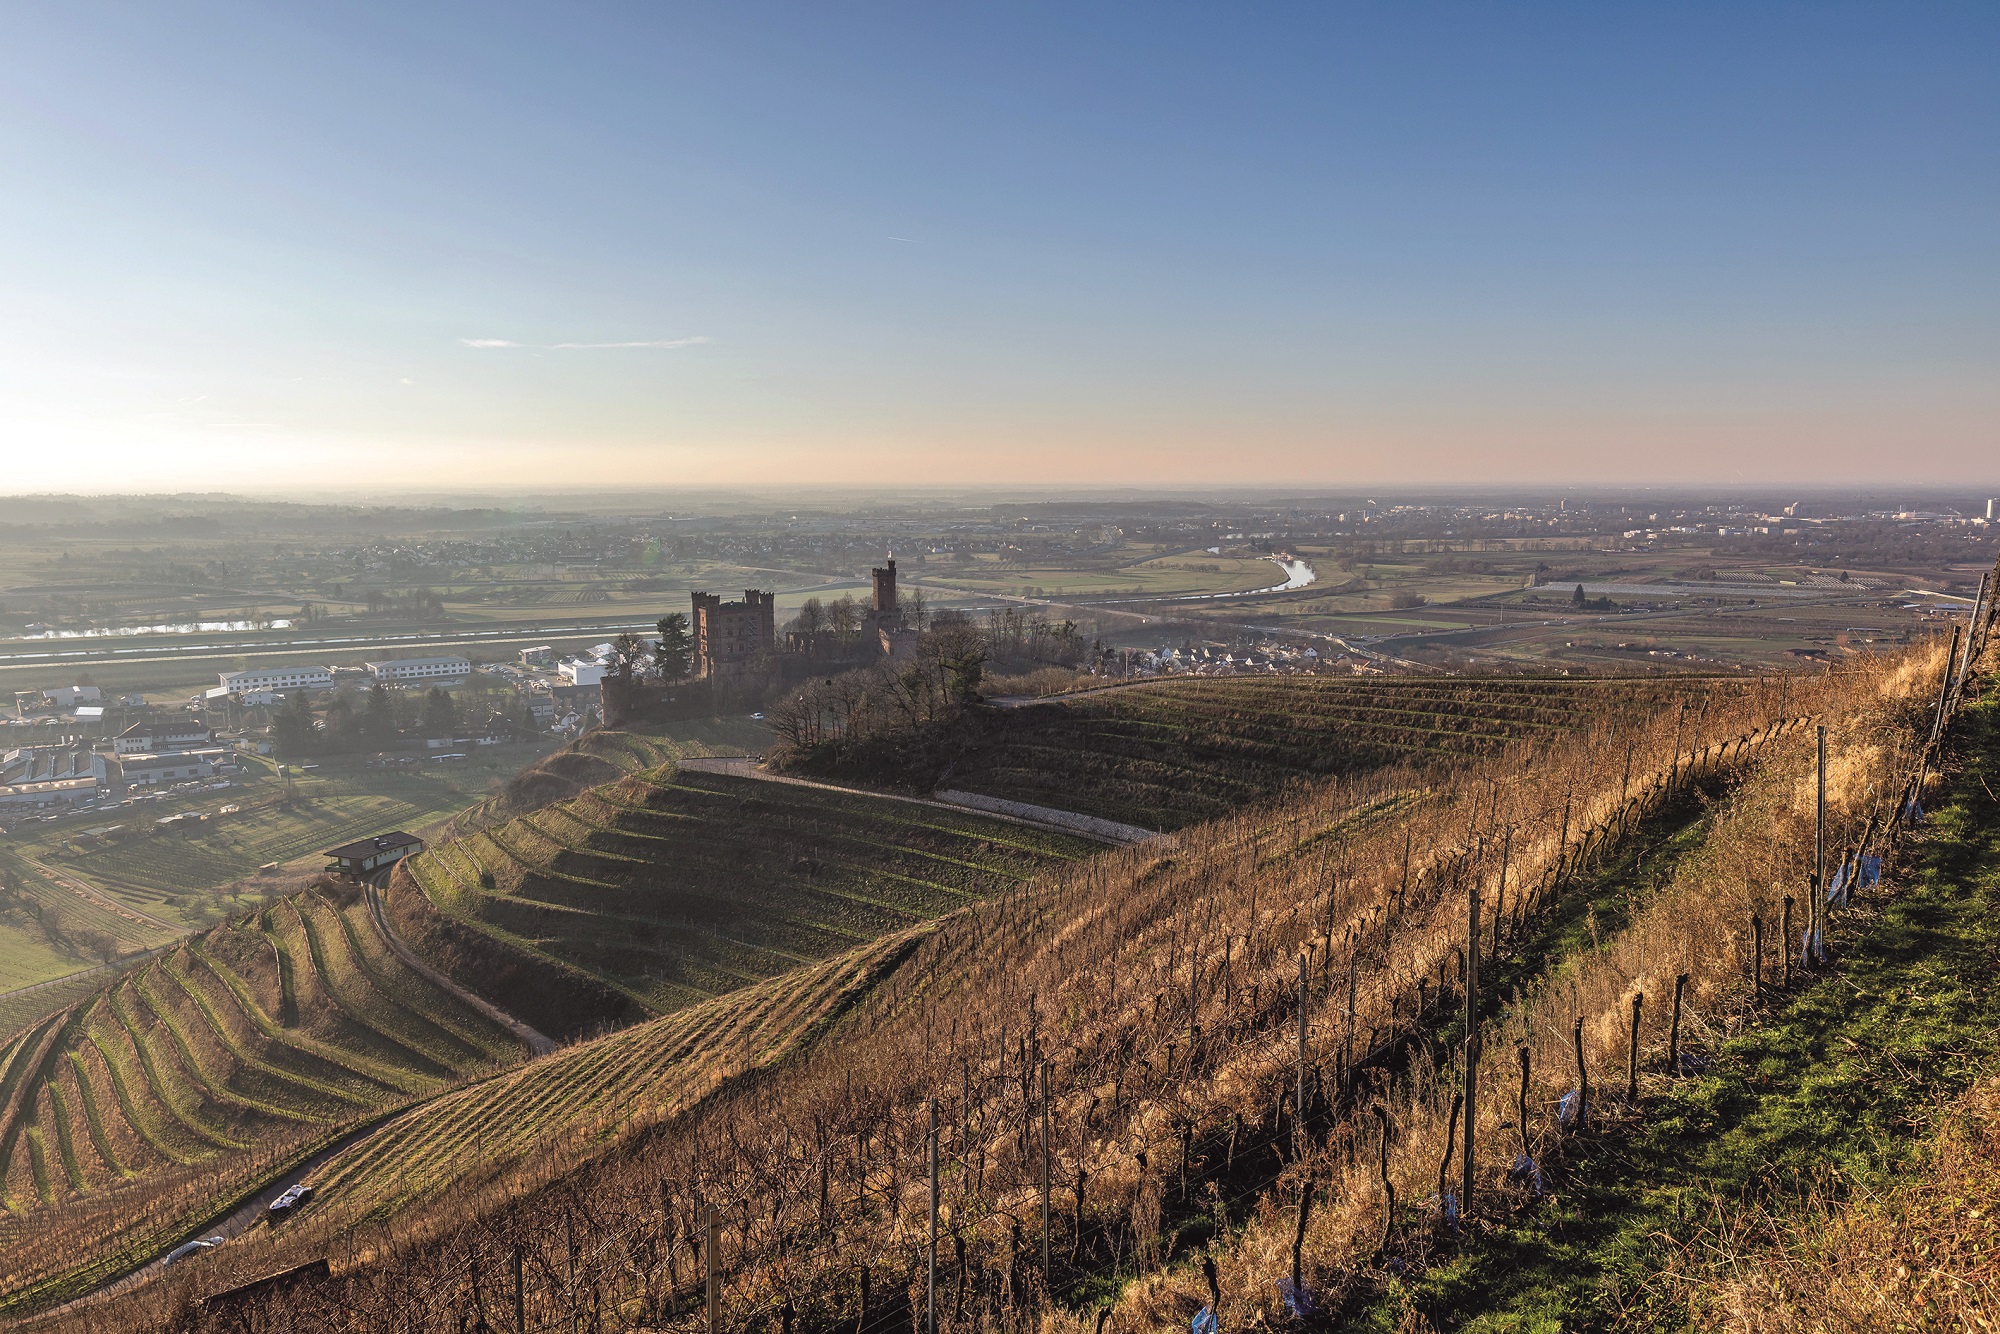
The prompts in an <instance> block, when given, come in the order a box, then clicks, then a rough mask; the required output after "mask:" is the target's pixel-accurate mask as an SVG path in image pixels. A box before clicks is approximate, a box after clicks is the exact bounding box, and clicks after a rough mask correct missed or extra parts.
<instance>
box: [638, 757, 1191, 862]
mask: <svg viewBox="0 0 2000 1334" xmlns="http://www.w3.org/2000/svg"><path fill="white" fill-rule="evenodd" d="M674 764H675V766H676V767H678V768H682V769H687V770H690V771H692V772H695V773H708V774H733V775H734V776H736V777H738V778H755V779H758V780H760V781H762V782H766V783H791V784H794V785H796V786H798V787H817V788H824V789H825V790H826V791H828V792H845V793H847V794H849V795H850V796H856V797H878V798H880V799H882V800H884V801H906V802H909V803H911V804H912V805H916V806H933V807H936V808H937V809H939V810H945V811H957V812H959V813H961V814H963V813H966V812H971V813H973V814H976V815H983V816H986V817H987V818H989V819H994V820H1005V821H1007V822H1009V823H1010V824H1018V825H1027V826H1029V827H1030V828H1034V829H1043V830H1048V831H1052V832H1054V833H1059V834H1074V835H1076V836H1077V837H1078V838H1087V839H1090V840H1091V841H1093V842H1096V843H1108V844H1111V845H1113V846H1118V845H1122V844H1126V843H1144V842H1146V841H1148V840H1150V839H1156V838H1163V837H1165V835H1163V834H1159V833H1157V832H1155V831H1153V830H1151V829H1141V828H1140V827H1139V826H1138V825H1131V824H1119V823H1117V822H1116V821H1113V820H1100V819H1098V818H1096V817H1095V816H1091V815H1079V814H1077V813H1076V812H1075V811H1065V810H1059V809H1057V808H1056V807H1054V806H1035V805H1031V804H1030V803H1028V802H1025V801H1001V800H998V799H997V798H991V797H980V796H976V795H975V794H972V793H965V792H939V793H937V794H936V795H934V796H930V797H912V796H907V795H905V794H904V793H901V792H878V791H876V790H875V789H873V788H866V787H847V786H844V785H842V784H840V783H823V782H819V781H818V780H816V779H811V778H793V777H790V776H789V775H786V774H774V773H771V772H769V771H768V770H765V769H761V768H759V767H758V766H757V761H756V759H755V758H754V757H752V756H749V755H711V756H707V757H704V758H701V759H686V760H675V761H674Z"/></svg>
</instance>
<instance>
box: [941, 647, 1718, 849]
mask: <svg viewBox="0 0 2000 1334" xmlns="http://www.w3.org/2000/svg"><path fill="white" fill-rule="evenodd" d="M1734 688H1736V686H1735V685H1734V684H1733V683H1730V682H1718V681H1713V680H1695V679H1690V680H1679V679H1675V680H1664V681H1663V680H1659V679H1647V680H1604V679H1576V680H1567V679H1564V680H1519V679H1508V678H1490V679H1479V680H1468V679H1464V678H1452V679H1433V678H1407V677H1404V678H1393V679H1391V678H1382V679H1365V678H1349V677H1304V676H1299V677H1252V678H1241V679H1231V678H1184V679H1179V680H1172V681H1162V682H1159V683H1157V684H1152V685H1144V686H1136V687H1131V688H1121V689H1114V690H1107V691H1102V692H1099V693H1096V694H1091V695H1084V696H1080V697H1077V698H1074V699H1065V700H1058V701H1052V702H1050V703H1047V704H1038V705H1032V706H1029V707H1024V708H1017V709H1009V710H1005V711H996V712H995V713H993V714H992V715H990V716H989V717H987V718H986V719H985V720H984V724H985V725H984V728H983V732H982V734H981V735H979V736H978V737H977V738H976V739H975V740H974V741H973V742H972V743H971V744H970V745H969V746H968V747H967V749H966V751H965V753H964V754H962V755H961V756H959V758H958V759H957V760H956V761H955V762H954V764H953V765H952V767H951V768H950V769H949V771H948V772H947V773H946V774H945V776H944V779H943V781H942V782H941V783H940V786H945V787H951V788H958V789H963V790H966V791H970V792H978V793H983V794H985V795H988V796H995V797H1003V798H1006V799H1008V800H1012V801H1025V802H1030V803H1034V804H1037V805H1046V806H1056V807H1060V808H1062V809H1066V810H1073V811H1079V812H1081V813H1083V814H1086V815H1095V816H1099V817H1102V818H1104V819H1109V820H1118V821H1121V822H1124V823H1127V824H1136V825H1141V826H1144V827H1147V828H1153V829H1177V828H1181V827H1184V826H1186V825H1189V824H1193V823H1196V822H1198V821H1201V820H1207V819H1213V818H1215V817H1217V816H1220V815H1222V814H1224V813H1225V812H1228V811H1231V810H1235V809H1239V808H1241V807H1242V806H1243V805H1245V804H1247V803H1250V802H1254V801H1259V800H1263V799H1267V798H1270V797H1273V796H1275V795H1277V794H1278V793H1280V792H1282V791H1284V790H1285V789H1286V788H1288V787H1290V786H1292V785H1294V784H1296V783H1299V782H1301V781H1309V780H1313V779H1318V778H1325V777H1330V776H1338V775H1345V774H1352V773H1356V772H1360V771H1362V770H1366V769H1371V768H1376V767H1379V766H1381V765H1384V764H1390V763H1394V762H1395V761H1397V760H1402V759H1412V758H1415V759H1432V760H1443V761H1447V762H1449V761H1454V760H1468V759H1473V758H1477V757H1480V756H1485V755H1491V754H1495V753H1497V752H1498V751H1500V750H1501V749H1502V748H1504V747H1505V746H1507V745H1508V744H1510V743H1512V742H1516V741H1521V740H1528V739H1533V738H1541V737H1549V736H1554V735H1556V734H1558V733H1561V732H1564V731H1568V730H1571V729H1574V728H1577V727H1580V726H1586V725H1589V724H1591V723H1593V722H1602V721H1609V720H1614V719H1621V718H1631V719H1636V718H1640V717H1646V716H1650V715H1651V714H1653V713H1655V712H1657V711H1658V710H1660V709H1663V708H1672V707H1675V705H1676V704H1677V702H1678V701H1679V700H1682V699H1687V698H1691V697H1692V696H1693V695H1694V694H1695V693H1698V692H1700V691H1702V690H1715V689H1723V690H1728V689H1734Z"/></svg>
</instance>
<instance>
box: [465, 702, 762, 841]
mask: <svg viewBox="0 0 2000 1334" xmlns="http://www.w3.org/2000/svg"><path fill="white" fill-rule="evenodd" d="M770 741H771V733H770V730H769V729H768V728H766V727H765V726H764V724H763V723H761V722H759V721H757V720H756V719H754V718H750V717H747V716H731V717H725V718H687V719H680V720H676V721H674V722H670V723H664V724H661V725H659V726H657V727H653V728H647V729H643V730H641V729H631V728H627V729H618V730H613V729H606V728H598V729H597V730H595V731H591V732H586V733H584V734H583V735H582V736H580V737H578V738H577V739H576V740H575V741H573V742H571V743H570V744H569V745H567V746H565V747H563V748H562V749H561V750H559V751H557V752H556V753H555V754H553V755H550V756H548V757H546V758H545V759H542V760H540V761H538V762H537V763H535V764H531V765H529V766H528V767H527V768H525V769H523V770H522V771H521V772H520V773H519V774H516V775H515V776H514V777H513V778H512V779H511V780H509V781H508V783H507V785H506V786H505V787H504V788H502V789H501V790H500V791H499V792H497V793H495V794H494V795H493V796H492V797H490V798H488V799H487V800H486V801H484V802H481V803H480V804H479V805H478V806H476V807H474V808H473V809H472V810H470V811H468V812H466V813H465V815H463V816H461V817H460V818H459V819H457V820H456V821H454V822H453V827H454V829H457V830H462V831H470V830H474V829H479V828H483V827H484V826H487V825H490V824H495V823H498V822H499V821H502V820H508V819H511V818H513V817H514V816H517V815H522V814H525V813H527V812H528V811H534V810H540V809H541V808H542V807H544V806H548V805H551V804H553V803H555V802H558V801H561V800H563V799H564V798H566V797H574V796H576V795H577V794H579V793H581V792H585V791H588V790H589V789H590V788H593V787H597V786H599V785H601V784H604V783H609V782H612V781H614V780H615V779H617V778H619V777H620V776H621V775H624V774H629V773H637V772H639V771H640V770H642V769H651V768H655V767H657V766H659V765H662V764H666V763H668V762H669V761H672V760H679V759H693V758H697V757H704V756H710V755H758V754H762V753H763V751H764V749H765V747H766V746H768V745H769V744H770Z"/></svg>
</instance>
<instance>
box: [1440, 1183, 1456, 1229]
mask: <svg viewBox="0 0 2000 1334" xmlns="http://www.w3.org/2000/svg"><path fill="white" fill-rule="evenodd" d="M1439 1208H1440V1211H1441V1212H1442V1213H1443V1214H1444V1221H1445V1222H1447V1223H1456V1222H1457V1221H1458V1192H1457V1191H1455V1190H1446V1191H1445V1193H1444V1198H1443V1199H1442V1200H1441V1201H1439Z"/></svg>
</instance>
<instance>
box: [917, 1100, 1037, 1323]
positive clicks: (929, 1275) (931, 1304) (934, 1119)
mask: <svg viewBox="0 0 2000 1334" xmlns="http://www.w3.org/2000/svg"><path fill="white" fill-rule="evenodd" d="M930 1158H931V1164H930V1166H931V1218H930V1235H929V1237H928V1238H927V1239H926V1247H925V1274H924V1331H925V1334H937V1241H938V1100H937V1099H936V1098H932V1099H931V1135H930ZM1042 1225H1043V1226H1044V1227H1046V1226H1048V1224H1047V1221H1046V1220H1044V1222H1043V1224H1042Z"/></svg>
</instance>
